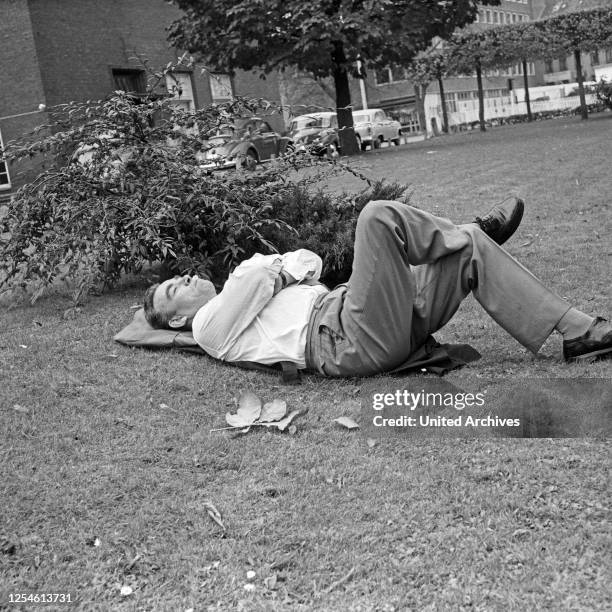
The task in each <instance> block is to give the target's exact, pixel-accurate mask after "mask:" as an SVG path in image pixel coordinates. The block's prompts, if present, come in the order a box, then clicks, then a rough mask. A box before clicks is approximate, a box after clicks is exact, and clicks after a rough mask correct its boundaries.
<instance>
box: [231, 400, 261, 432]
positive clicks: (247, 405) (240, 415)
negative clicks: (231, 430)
mask: <svg viewBox="0 0 612 612" xmlns="http://www.w3.org/2000/svg"><path fill="white" fill-rule="evenodd" d="M260 414H261V400H260V399H259V398H258V397H257V396H256V395H255V394H254V393H252V392H251V391H243V392H242V393H241V394H240V397H239V398H238V410H237V411H236V414H231V413H229V412H228V413H226V415H225V420H226V421H227V424H228V425H231V426H232V427H248V426H249V425H252V424H253V423H254V422H255V421H256V420H257V419H258V418H259V415H260Z"/></svg>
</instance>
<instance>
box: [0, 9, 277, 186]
mask: <svg viewBox="0 0 612 612" xmlns="http://www.w3.org/2000/svg"><path fill="white" fill-rule="evenodd" d="M179 14H180V13H179V11H178V10H177V9H176V8H175V7H174V6H172V5H170V4H168V3H167V2H166V1H165V0H0V47H1V49H2V54H1V56H0V83H1V84H2V93H1V94H0V139H2V140H3V141H4V142H5V143H6V142H7V141H8V140H11V139H12V138H15V137H18V136H20V135H22V134H24V133H25V132H27V131H29V130H31V129H32V128H34V127H35V126H37V125H40V124H42V123H45V121H46V119H47V117H46V115H47V112H46V110H45V109H48V108H50V107H52V106H55V105H57V104H61V103H65V102H69V101H73V100H74V101H85V100H96V99H101V98H104V97H105V96H106V95H108V94H109V93H110V92H112V91H113V90H115V89H124V90H125V89H129V90H143V89H144V87H145V86H146V76H145V72H144V70H143V65H142V61H141V60H140V59H138V58H146V60H147V61H148V63H149V65H150V66H151V67H153V68H161V67H163V66H165V65H166V64H167V63H168V62H171V61H175V60H176V59H177V58H178V57H179V56H180V55H181V53H180V51H178V50H176V49H173V48H171V47H170V46H169V45H168V43H167V41H166V32H165V28H166V27H167V26H168V25H169V24H170V23H171V22H172V21H173V20H174V19H176V18H177V17H178V16H179ZM178 80H179V83H178V85H179V88H180V91H181V96H180V99H178V100H177V101H178V102H180V104H182V105H184V106H185V107H186V108H199V107H202V106H205V105H208V104H210V103H212V102H219V101H223V100H226V99H228V98H229V97H231V96H232V95H248V96H253V97H263V98H266V99H268V100H271V101H273V102H276V101H279V88H278V78H277V76H276V75H275V74H271V75H268V76H267V78H266V79H265V80H262V79H260V78H259V76H258V75H256V74H254V73H239V74H237V75H236V76H235V77H233V78H231V79H230V78H229V77H228V76H227V75H213V74H210V73H208V72H206V71H204V72H202V70H201V67H196V69H194V70H193V71H192V72H185V73H181V74H180V75H178ZM172 85H173V84H172V83H168V86H169V89H172ZM179 88H176V89H179ZM270 123H271V124H273V126H274V127H275V128H276V129H282V128H283V122H282V118H281V117H272V118H271V120H270ZM25 173H26V175H27V168H26V169H25ZM24 179H25V175H24V168H23V167H22V165H21V164H19V165H15V166H11V167H9V168H7V167H6V165H5V164H3V163H2V162H0V197H2V196H3V195H4V196H6V195H7V194H10V193H11V192H13V191H14V190H15V188H16V187H18V186H19V185H20V184H21V183H22V182H23V180H24Z"/></svg>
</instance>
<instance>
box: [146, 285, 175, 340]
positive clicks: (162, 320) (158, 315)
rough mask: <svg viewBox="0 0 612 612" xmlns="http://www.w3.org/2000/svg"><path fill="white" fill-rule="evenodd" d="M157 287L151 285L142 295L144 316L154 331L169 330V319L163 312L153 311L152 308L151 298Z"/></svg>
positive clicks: (153, 308)
mask: <svg viewBox="0 0 612 612" xmlns="http://www.w3.org/2000/svg"><path fill="white" fill-rule="evenodd" d="M158 287H159V283H157V284H156V285H151V286H150V287H149V288H148V289H147V290H146V292H145V294H144V303H143V307H144V314H145V319H146V320H147V322H148V323H149V325H150V326H151V327H153V328H155V329H169V328H170V317H169V316H168V315H167V314H166V313H165V312H160V311H159V310H155V307H154V306H153V296H154V295H155V290H156V289H157V288H158Z"/></svg>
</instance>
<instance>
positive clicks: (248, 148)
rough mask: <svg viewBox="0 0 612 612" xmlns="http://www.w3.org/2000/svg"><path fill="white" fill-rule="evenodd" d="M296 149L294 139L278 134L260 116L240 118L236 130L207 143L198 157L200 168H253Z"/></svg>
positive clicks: (224, 132) (215, 137) (213, 138)
mask: <svg viewBox="0 0 612 612" xmlns="http://www.w3.org/2000/svg"><path fill="white" fill-rule="evenodd" d="M290 150H292V145H291V139H289V138H286V137H284V136H281V135H280V134H278V133H277V132H275V131H274V130H273V129H272V128H271V127H270V125H269V124H268V123H267V122H266V121H264V120H263V119H260V118H259V117H249V118H248V119H237V120H236V121H235V122H234V125H233V126H232V127H229V128H227V129H226V130H224V131H222V132H221V133H219V134H216V135H215V136H212V137H211V138H209V139H207V140H206V141H204V148H203V150H202V152H201V153H199V154H198V159H199V161H200V168H202V169H204V170H220V169H224V168H232V167H235V166H237V165H244V166H245V167H247V168H252V167H254V166H255V165H256V164H258V163H261V162H266V161H269V160H271V159H274V158H275V157H279V156H281V155H284V154H285V153H287V152H288V151H290Z"/></svg>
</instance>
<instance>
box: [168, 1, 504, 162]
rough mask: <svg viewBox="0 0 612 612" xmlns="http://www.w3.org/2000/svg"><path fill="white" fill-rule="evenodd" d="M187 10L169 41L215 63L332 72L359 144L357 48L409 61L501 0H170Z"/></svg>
mask: <svg viewBox="0 0 612 612" xmlns="http://www.w3.org/2000/svg"><path fill="white" fill-rule="evenodd" d="M172 1H173V2H174V4H176V5H177V6H178V7H179V8H180V9H182V10H183V11H184V12H185V15H184V16H183V17H182V18H180V19H179V20H177V21H176V22H174V23H173V24H172V26H171V27H170V36H169V39H170V42H171V43H172V44H173V45H175V46H177V47H179V48H183V49H188V50H189V51H190V52H191V53H194V54H196V55H197V56H199V58H200V59H201V61H202V62H203V63H204V64H206V65H207V66H208V67H209V68H210V69H212V70H216V71H221V72H228V73H232V72H234V71H235V70H237V69H244V70H251V69H254V68H260V69H262V70H263V71H264V73H265V72H270V71H272V70H275V69H282V68H285V67H288V66H296V67H297V68H298V69H300V70H304V71H307V72H310V73H312V74H313V75H314V76H315V77H326V76H332V77H333V80H334V85H335V93H336V106H337V111H338V121H339V125H340V128H341V131H340V138H341V146H342V150H343V151H344V152H345V153H351V152H357V142H356V139H355V136H354V131H353V127H352V126H353V119H352V112H351V96H350V88H349V76H351V75H354V74H355V70H356V62H357V58H358V56H361V59H362V61H363V62H364V65H365V67H366V68H368V67H384V66H389V65H400V66H406V65H407V64H408V63H409V62H410V61H411V60H412V59H413V58H414V57H415V55H416V54H417V53H418V52H419V51H421V50H423V49H425V48H427V46H428V45H429V43H430V41H431V40H432V39H433V38H434V37H435V36H440V37H443V38H446V37H448V36H450V34H451V33H452V32H453V31H454V30H455V29H456V28H457V27H461V26H464V25H465V24H468V23H471V22H472V21H473V20H474V18H475V16H476V13H477V10H478V4H483V3H484V4H495V5H497V4H499V3H500V0H484V2H480V3H477V2H476V1H475V0H444V1H441V2H429V1H424V0H312V1H310V2H303V1H302V0H242V1H239V2H236V1H235V0H172Z"/></svg>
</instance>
